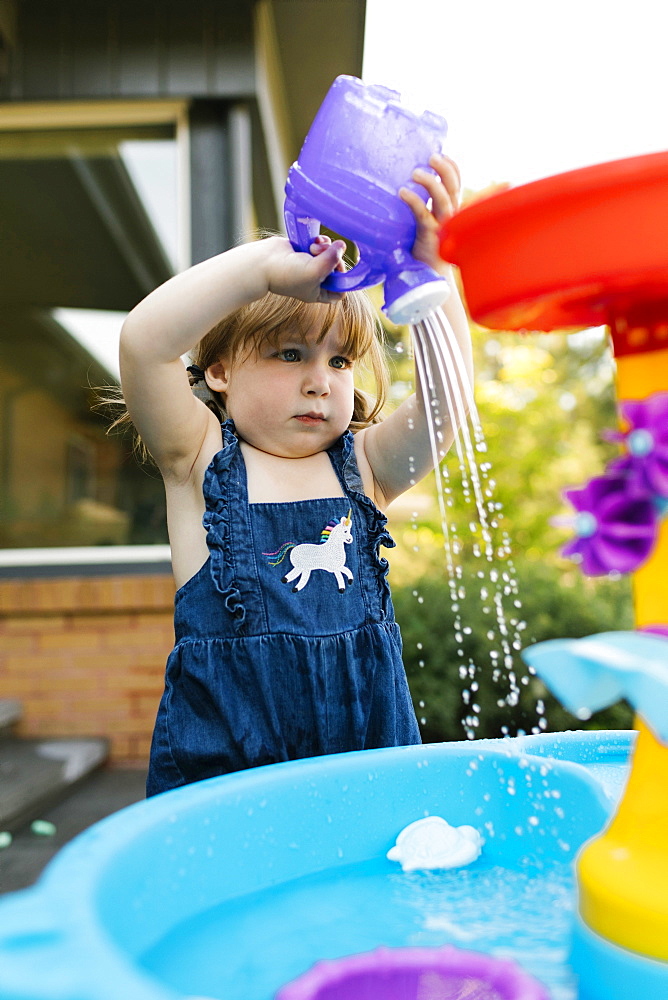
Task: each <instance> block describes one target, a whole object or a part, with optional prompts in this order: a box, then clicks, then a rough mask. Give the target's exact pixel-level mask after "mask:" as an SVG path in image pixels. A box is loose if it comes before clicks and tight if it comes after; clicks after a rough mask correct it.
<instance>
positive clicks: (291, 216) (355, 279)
mask: <svg viewBox="0 0 668 1000" xmlns="http://www.w3.org/2000/svg"><path fill="white" fill-rule="evenodd" d="M284 215H285V226H286V229H287V233H288V239H289V240H290V242H291V244H292V246H293V248H294V249H295V250H297V251H301V252H302V253H308V252H309V247H310V246H311V244H312V243H313V241H314V239H315V238H316V236H318V235H319V233H320V220H319V219H313V218H311V217H310V216H306V215H304V214H303V213H300V212H299V211H298V209H297V206H296V205H295V203H294V202H293V201H292V199H291V198H287V199H286V202H285V210H284ZM359 249H360V259H359V260H358V262H357V263H356V264H355V266H354V267H352V268H351V269H350V270H349V271H332V273H331V274H330V275H329V276H328V277H327V278H325V280H324V281H323V283H322V287H323V288H325V289H327V291H329V292H353V291H355V290H356V289H358V288H368V287H369V286H370V285H378V284H379V283H380V282H381V281H382V280H383V278H384V277H385V275H384V273H383V272H382V271H381V270H380V269H379V268H378V266H376V267H374V266H373V264H372V263H371V262H370V260H369V257H372V256H373V254H372V251H367V254H366V256H365V249H366V248H365V247H364V246H363V245H362V244H359Z"/></svg>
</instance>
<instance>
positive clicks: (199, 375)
mask: <svg viewBox="0 0 668 1000" xmlns="http://www.w3.org/2000/svg"><path fill="white" fill-rule="evenodd" d="M186 371H187V372H190V384H191V385H197V383H198V382H204V381H205V379H204V370H203V369H202V368H200V367H199V365H188V367H187V368H186Z"/></svg>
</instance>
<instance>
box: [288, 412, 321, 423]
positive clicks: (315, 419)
mask: <svg viewBox="0 0 668 1000" xmlns="http://www.w3.org/2000/svg"><path fill="white" fill-rule="evenodd" d="M295 420H298V421H299V422H300V423H301V424H320V423H323V421H324V420H325V418H324V416H323V415H322V413H298V414H297V416H296V417H295Z"/></svg>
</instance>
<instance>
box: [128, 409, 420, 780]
mask: <svg viewBox="0 0 668 1000" xmlns="http://www.w3.org/2000/svg"><path fill="white" fill-rule="evenodd" d="M223 445H224V446H223V449H222V451H220V452H218V454H217V455H215V456H214V458H213V461H212V462H211V465H210V466H209V468H208V470H207V472H206V475H205V479H204V497H205V501H206V512H205V514H204V519H203V524H204V527H205V528H206V529H207V542H208V546H209V558H208V560H207V562H206V563H205V564H204V566H202V568H201V569H200V570H199V572H197V573H196V574H195V576H193V577H192V578H191V579H190V580H189V581H188V582H187V583H186V584H185V585H184V586H183V587H181V588H180V590H178V591H177V593H176V597H175V620H174V625H175V633H176V645H175V647H174V649H173V651H172V653H171V655H170V657H169V660H168V662H167V670H166V677H165V690H164V694H163V696H162V700H161V702H160V707H159V710H158V717H157V721H156V726H155V731H154V734H153V743H152V746H151V758H150V767H149V775H148V782H147V794H148V795H155V794H156V793H158V792H162V791H165V790H167V789H169V788H174V787H176V786H179V785H184V784H187V783H189V782H192V781H198V780H200V779H202V778H209V777H213V776H214V775H219V774H226V773H229V772H231V771H239V770H242V769H243V768H249V767H257V766H258V765H261V764H271V763H275V762H277V761H285V760H295V759H298V758H302V757H313V756H316V755H319V754H330V753H339V752H341V751H345V750H362V749H368V748H371V747H388V746H404V745H408V744H413V743H420V735H419V730H418V725H417V720H416V718H415V712H414V710H413V705H412V702H411V698H410V694H409V691H408V684H407V681H406V674H405V672H404V667H403V663H402V660H401V636H400V633H399V627H398V625H397V624H396V622H395V620H394V611H393V608H392V601H391V599H390V590H389V585H388V582H387V569H388V566H387V560H385V559H384V558H381V557H380V555H379V547H380V545H385V546H388V547H390V546H393V545H394V542H393V540H392V538H391V537H390V535H389V533H388V532H387V529H386V522H387V519H386V518H385V517H384V515H383V514H382V513H381V512H380V511H379V510H378V508H377V507H376V506H375V504H374V503H373V502H372V501H371V500H370V499H369V498H368V497H367V496H366V494H365V493H364V488H363V485H362V480H361V478H360V474H359V470H358V468H357V462H356V460H355V453H354V448H353V436H352V434H351V433H350V431H348V432H346V434H344V435H343V437H341V438H340V439H339V440H338V441H337V442H336V443H335V444H334V445H333V446H332V448H331V449H330V450H329V452H328V454H329V457H330V460H331V462H332V466H333V468H334V471H335V472H336V475H337V477H338V479H339V482H340V484H341V487H342V490H343V492H344V494H345V495H344V496H341V497H332V498H330V499H318V500H308V501H297V502H288V503H252V504H249V502H248V492H247V486H246V469H245V465H244V460H243V456H242V453H241V449H240V447H239V442H238V440H237V438H236V436H235V434H234V428H233V425H232V423H231V421H227V423H226V424H224V425H223Z"/></svg>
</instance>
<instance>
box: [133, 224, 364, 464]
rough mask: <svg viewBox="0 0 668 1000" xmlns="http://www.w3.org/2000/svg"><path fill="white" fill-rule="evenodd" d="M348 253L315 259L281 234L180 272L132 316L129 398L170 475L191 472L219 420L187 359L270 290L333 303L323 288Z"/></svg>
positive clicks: (330, 251)
mask: <svg viewBox="0 0 668 1000" xmlns="http://www.w3.org/2000/svg"><path fill="white" fill-rule="evenodd" d="M344 248H345V244H343V243H342V242H341V241H337V242H336V243H333V244H331V245H330V246H328V247H327V248H326V249H325V250H323V249H322V247H320V246H318V247H317V248H314V249H315V253H316V255H315V256H314V255H311V254H306V253H295V252H294V251H293V249H292V247H291V246H290V243H289V242H288V240H285V239H282V238H281V237H271V238H269V239H265V240H258V241H257V242H254V243H247V244H244V245H243V246H239V247H235V248H234V249H232V250H228V251H226V252H225V253H222V254H219V255H218V256H216V257H212V258H210V259H209V260H206V261H203V262H202V263H201V264H196V265H195V266H194V267H191V268H189V269H188V270H187V271H184V272H182V273H181V274H177V275H176V276H175V277H174V278H171V279H170V280H169V281H167V282H166V283H165V284H164V285H161V286H160V287H159V288H157V289H156V290H155V291H154V292H151V294H150V295H148V296H147V297H146V298H145V299H143V300H142V301H141V302H140V303H139V304H138V305H137V306H135V308H134V309H133V310H132V312H131V313H129V315H128V316H127V318H126V320H125V323H124V324H123V329H122V332H121V344H120V362H121V384H122V387H123V395H124V398H125V402H126V405H127V407H128V411H129V413H130V416H131V418H132V421H133V423H134V424H135V426H136V428H137V430H138V432H139V434H140V435H141V437H142V439H143V441H144V442H145V444H146V447H147V448H148V450H149V451H150V452H151V454H152V455H153V457H154V459H155V461H156V463H157V464H158V466H159V468H160V470H161V471H162V472H163V474H167V475H173V476H176V477H178V478H180V477H181V476H182V475H183V474H184V473H187V472H188V470H189V469H191V468H192V465H193V462H194V461H195V459H196V457H197V455H198V453H199V451H200V448H201V447H202V443H203V441H204V438H205V436H206V434H207V432H209V431H210V430H211V429H212V428H213V425H214V423H215V417H214V416H213V414H212V413H211V411H210V410H208V409H207V407H206V406H204V404H203V403H202V402H201V401H200V400H198V399H197V398H196V397H195V396H194V395H193V394H192V392H191V390H190V386H189V382H188V376H187V373H186V371H185V367H184V365H183V362H182V361H181V357H182V355H184V354H186V353H187V352H188V351H190V350H191V349H192V348H193V347H194V346H195V345H196V344H197V343H199V341H200V340H201V339H202V337H204V336H205V335H206V334H207V333H208V332H209V330H211V329H212V328H213V327H214V326H216V324H217V323H219V322H220V321H221V320H222V319H223V318H224V317H225V316H227V315H229V314H230V313H232V312H234V311H235V310H236V309H239V308H240V307H241V306H243V305H246V304H248V303H250V302H253V301H255V300H256V299H259V298H262V296H263V295H265V294H266V293H267V292H268V291H274V292H278V293H279V294H282V295H291V296H294V297H295V298H299V299H303V300H304V301H307V302H328V301H331V300H332V298H334V296H333V294H332V293H330V292H326V291H324V290H323V289H322V288H321V287H320V285H321V282H322V281H323V280H324V278H325V277H326V276H327V275H328V274H329V273H330V272H331V271H332V270H334V268H335V267H337V266H338V264H339V263H340V260H341V256H342V253H343V250H344ZM215 430H216V433H219V430H218V428H217V426H216V428H215Z"/></svg>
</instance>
